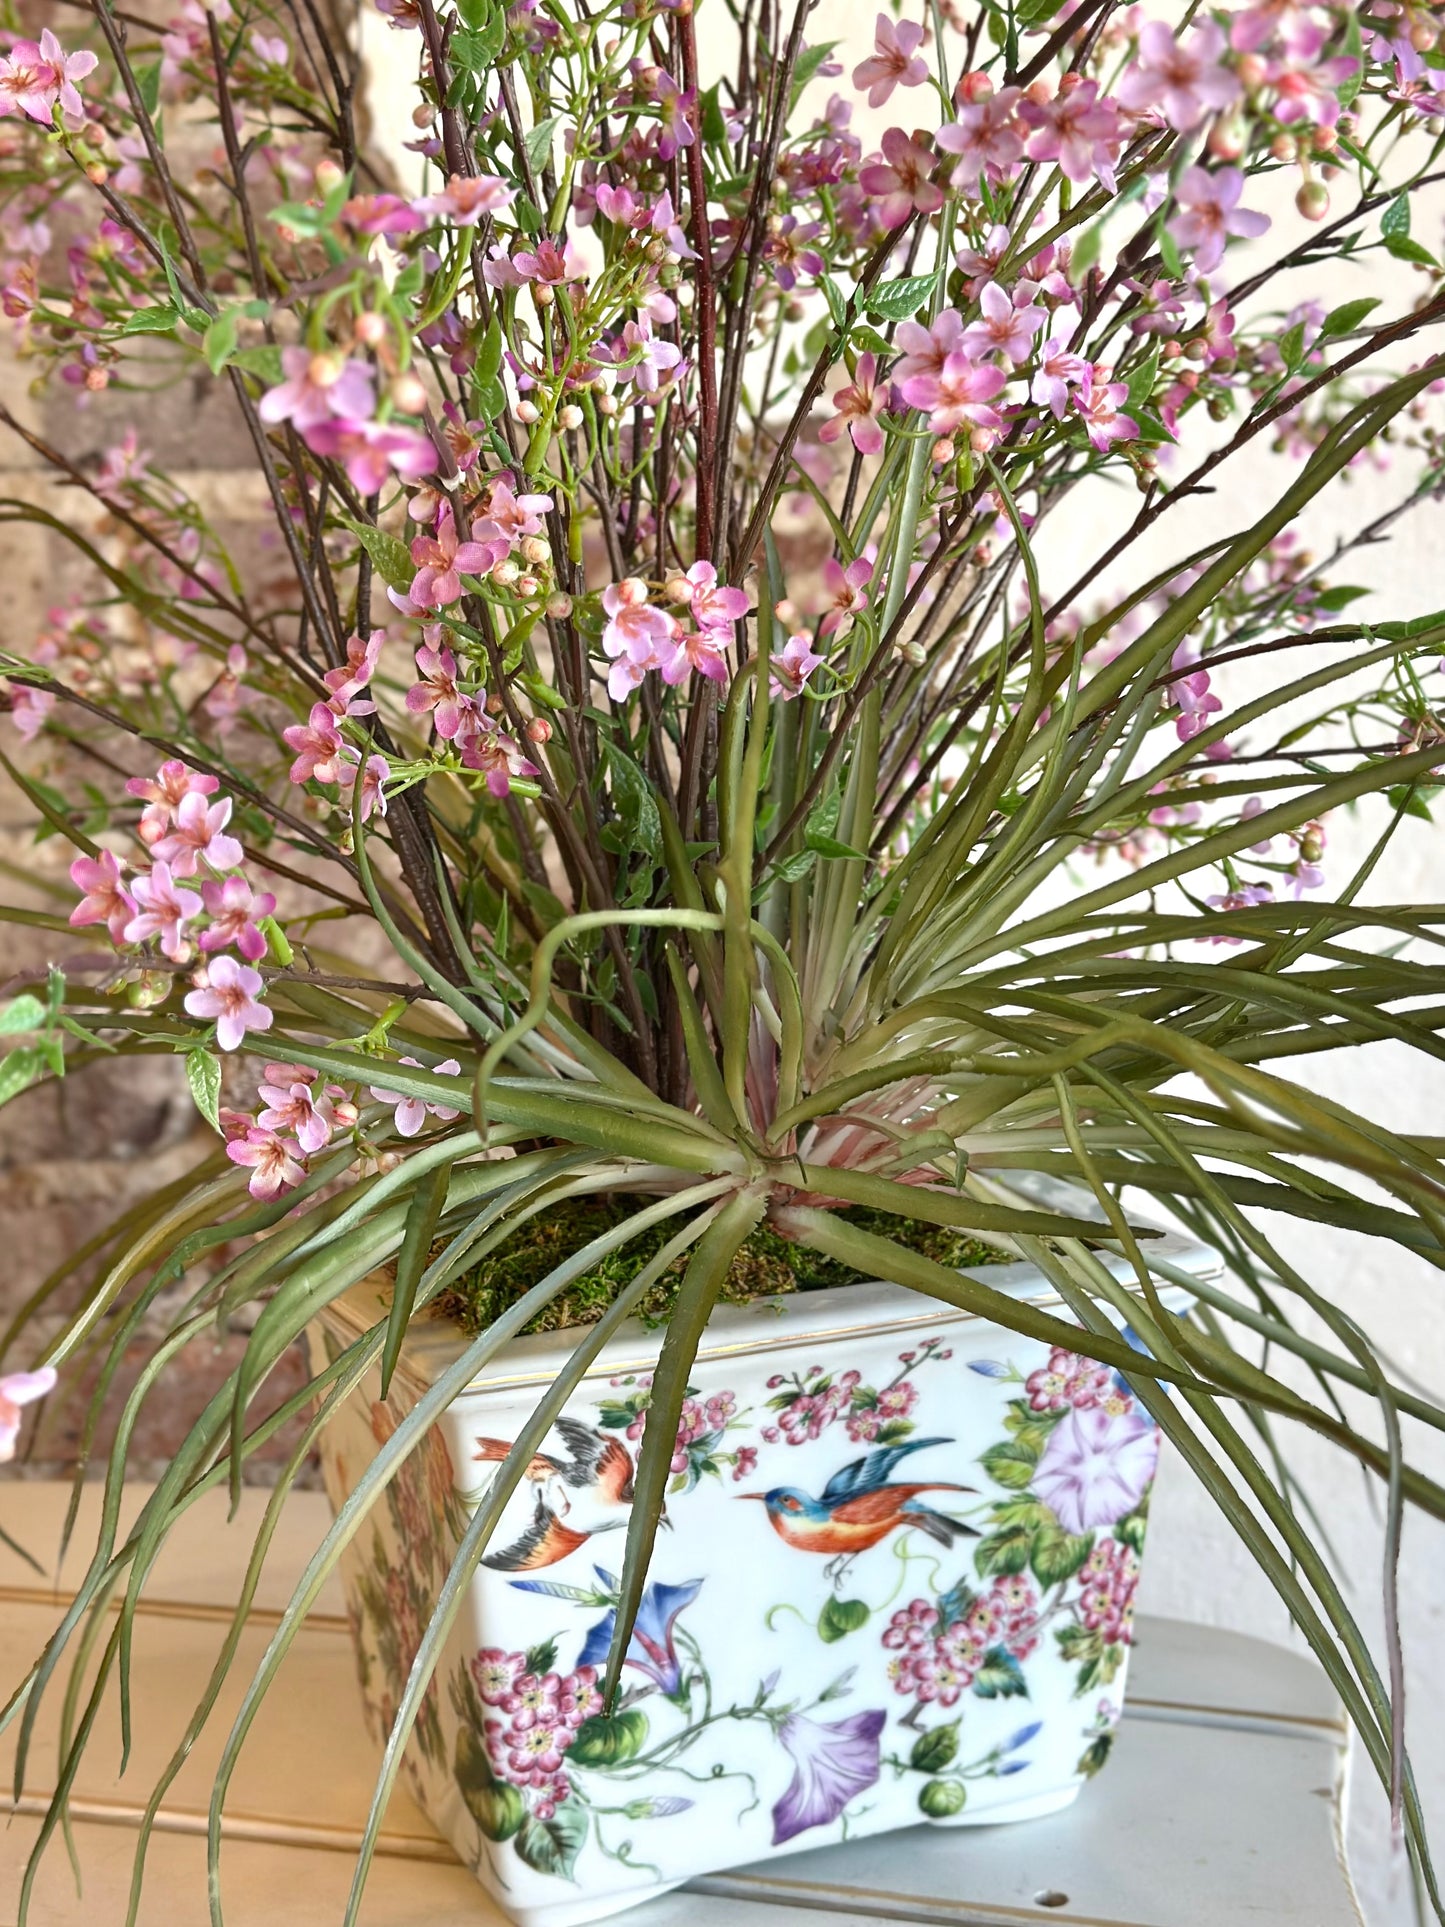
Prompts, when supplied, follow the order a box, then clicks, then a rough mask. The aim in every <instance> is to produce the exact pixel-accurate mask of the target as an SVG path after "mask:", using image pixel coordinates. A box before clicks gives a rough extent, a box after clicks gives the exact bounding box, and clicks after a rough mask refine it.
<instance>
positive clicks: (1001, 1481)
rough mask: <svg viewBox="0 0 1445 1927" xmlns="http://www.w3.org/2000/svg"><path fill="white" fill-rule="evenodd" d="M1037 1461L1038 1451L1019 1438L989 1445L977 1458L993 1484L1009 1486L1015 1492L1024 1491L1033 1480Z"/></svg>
mask: <svg viewBox="0 0 1445 1927" xmlns="http://www.w3.org/2000/svg"><path fill="white" fill-rule="evenodd" d="M1038 1463H1039V1455H1038V1453H1037V1452H1034V1451H1031V1450H1030V1449H1029V1447H1028V1446H1027V1445H1026V1444H1025V1443H1024V1442H1023V1441H1022V1439H1019V1438H1013V1439H1007V1440H1005V1441H1004V1442H1003V1443H1002V1444H1000V1445H991V1446H990V1447H989V1448H988V1450H987V1451H986V1452H985V1453H984V1454H983V1455H982V1457H981V1458H980V1460H979V1464H980V1465H981V1466H982V1467H983V1469H984V1471H985V1472H987V1474H988V1476H989V1477H990V1478H991V1479H992V1480H993V1481H994V1482H995V1484H997V1485H1006V1486H1009V1487H1010V1488H1011V1489H1012V1490H1013V1491H1015V1492H1022V1491H1024V1490H1025V1488H1026V1487H1027V1486H1029V1485H1030V1484H1031V1483H1032V1482H1033V1476H1034V1473H1035V1472H1036V1471H1037V1470H1038Z"/></svg>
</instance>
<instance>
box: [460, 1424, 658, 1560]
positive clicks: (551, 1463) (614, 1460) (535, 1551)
mask: <svg viewBox="0 0 1445 1927" xmlns="http://www.w3.org/2000/svg"><path fill="white" fill-rule="evenodd" d="M556 1430H557V1433H558V1434H559V1436H560V1437H561V1439H562V1442H563V1444H564V1445H565V1446H566V1447H567V1450H568V1452H569V1454H570V1457H568V1458H565V1459H564V1458H560V1457H558V1456H557V1455H556V1454H554V1453H551V1452H538V1453H537V1454H536V1455H535V1457H534V1458H533V1459H532V1460H531V1461H530V1462H529V1464H528V1466H527V1469H526V1471H525V1472H524V1473H523V1474H522V1476H523V1478H524V1479H527V1480H530V1482H531V1483H532V1485H533V1486H535V1488H536V1502H535V1505H534V1507H533V1514H532V1521H531V1524H530V1525H528V1526H527V1528H526V1530H525V1531H523V1532H522V1533H520V1534H519V1535H518V1537H517V1538H516V1539H515V1540H514V1541H513V1543H512V1544H511V1545H509V1546H505V1547H503V1548H502V1550H501V1551H499V1552H489V1553H487V1554H485V1555H484V1557H483V1559H482V1564H483V1565H484V1566H492V1567H494V1568H495V1569H496V1570H497V1571H500V1572H531V1571H534V1570H535V1569H536V1568H537V1567H538V1566H554V1565H556V1563H557V1561H558V1560H559V1559H565V1558H566V1557H567V1555H568V1553H569V1552H575V1551H576V1550H577V1548H578V1547H579V1546H585V1545H586V1543H587V1541H588V1540H589V1539H590V1538H592V1537H594V1535H595V1534H597V1533H599V1532H615V1531H617V1530H618V1529H619V1528H621V1527H623V1526H625V1525H626V1524H627V1515H628V1512H629V1511H630V1509H631V1506H632V1485H633V1476H634V1472H635V1468H634V1466H633V1463H632V1454H631V1453H630V1452H629V1451H628V1449H627V1447H626V1446H625V1445H624V1444H623V1443H622V1441H621V1440H620V1439H617V1438H613V1437H611V1436H610V1435H609V1434H608V1433H606V1432H598V1431H594V1430H593V1428H592V1427H591V1426H590V1425H583V1424H582V1423H581V1421H580V1420H578V1419H574V1418H559V1419H558V1421H557V1425H556ZM511 1449H512V1448H511V1445H510V1444H509V1443H508V1441H507V1440H506V1439H481V1438H479V1439H478V1440H477V1449H476V1451H475V1453H474V1454H473V1457H474V1458H477V1459H480V1460H482V1461H483V1462H484V1463H487V1464H500V1462H501V1461H502V1460H503V1459H505V1458H506V1456H507V1454H508V1453H509V1452H510V1451H511Z"/></svg>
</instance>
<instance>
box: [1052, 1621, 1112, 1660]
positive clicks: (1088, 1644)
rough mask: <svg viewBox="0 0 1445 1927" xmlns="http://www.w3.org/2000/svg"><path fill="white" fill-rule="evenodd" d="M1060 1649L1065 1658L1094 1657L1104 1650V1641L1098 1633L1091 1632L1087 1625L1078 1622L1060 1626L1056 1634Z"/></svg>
mask: <svg viewBox="0 0 1445 1927" xmlns="http://www.w3.org/2000/svg"><path fill="white" fill-rule="evenodd" d="M1056 1637H1057V1639H1058V1642H1059V1651H1060V1653H1061V1654H1062V1655H1063V1657H1064V1658H1065V1659H1087V1658H1092V1657H1094V1656H1095V1655H1097V1654H1098V1653H1100V1652H1102V1651H1103V1642H1102V1641H1101V1640H1100V1638H1099V1635H1098V1634H1097V1633H1091V1632H1090V1631H1089V1629H1088V1627H1087V1626H1080V1625H1078V1624H1077V1622H1074V1623H1071V1624H1069V1625H1067V1626H1060V1628H1059V1630H1058V1633H1057V1635H1056Z"/></svg>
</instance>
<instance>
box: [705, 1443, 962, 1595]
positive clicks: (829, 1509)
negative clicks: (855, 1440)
mask: <svg viewBox="0 0 1445 1927" xmlns="http://www.w3.org/2000/svg"><path fill="white" fill-rule="evenodd" d="M952 1444H953V1440H952V1439H943V1438H937V1439H910V1440H909V1441H908V1443H907V1444H906V1445H884V1446H880V1447H879V1448H878V1450H877V1451H876V1452H870V1453H869V1454H868V1455H867V1457H866V1458H862V1459H854V1460H853V1461H852V1463H851V1464H849V1465H845V1466H843V1467H842V1469H841V1470H840V1471H837V1472H835V1473H834V1474H833V1476H832V1478H831V1479H829V1481H828V1483H827V1484H826V1485H825V1486H824V1487H823V1491H822V1496H821V1497H820V1498H816V1499H815V1498H813V1497H812V1496H811V1495H810V1494H809V1493H807V1492H800V1491H799V1490H798V1489H797V1487H796V1486H791V1485H779V1486H774V1487H773V1489H772V1491H771V1492H740V1493H738V1494H737V1497H738V1498H740V1499H756V1500H757V1501H758V1503H759V1504H760V1505H765V1506H766V1507H767V1509H768V1517H769V1519H771V1521H772V1524H773V1530H774V1532H776V1533H777V1535H778V1537H779V1538H780V1539H782V1540H785V1541H786V1543H787V1544H788V1545H790V1546H797V1547H798V1548H799V1549H800V1550H801V1551H803V1552H822V1553H827V1554H828V1555H829V1564H828V1571H829V1572H830V1574H831V1575H836V1574H837V1573H840V1572H841V1571H842V1570H843V1568H844V1567H845V1566H846V1565H847V1564H848V1562H849V1560H851V1559H853V1558H855V1557H856V1556H857V1555H858V1554H859V1553H860V1552H866V1551H867V1550H868V1548H869V1547H870V1546H876V1545H877V1544H878V1542H879V1540H880V1539H885V1538H886V1537H887V1536H888V1534H889V1533H890V1532H893V1531H895V1530H896V1529H897V1528H898V1527H900V1526H916V1527H917V1528H918V1529H919V1531H920V1532H926V1533H927V1534H928V1536H929V1537H930V1538H931V1539H937V1540H938V1542H939V1543H940V1544H941V1545H945V1546H951V1545H952V1544H953V1542H954V1540H955V1539H956V1538H957V1537H958V1536H959V1534H960V1533H968V1534H969V1535H970V1536H971V1537H973V1538H977V1537H978V1531H977V1528H976V1527H974V1526H970V1525H965V1524H964V1522H963V1521H962V1520H960V1519H955V1518H952V1517H951V1516H950V1515H949V1514H948V1513H946V1512H940V1511H939V1510H938V1509H937V1507H935V1506H932V1505H929V1504H928V1503H927V1502H926V1501H925V1499H924V1498H923V1494H924V1493H926V1492H972V1491H974V1490H975V1488H974V1487H973V1486H971V1485H952V1484H949V1483H947V1482H945V1481H943V1480H939V1479H928V1480H922V1481H918V1482H914V1483H909V1484H899V1485H889V1483H888V1474H889V1473H890V1472H891V1471H892V1470H893V1468H894V1466H895V1465H897V1464H898V1462H899V1461H900V1460H901V1459H904V1458H906V1457H907V1456H908V1454H909V1453H910V1452H922V1451H924V1450H925V1449H926V1448H927V1447H928V1446H930V1445H952Z"/></svg>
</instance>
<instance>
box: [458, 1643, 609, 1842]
mask: <svg viewBox="0 0 1445 1927" xmlns="http://www.w3.org/2000/svg"><path fill="white" fill-rule="evenodd" d="M471 1671H472V1678H473V1680H474V1681H475V1682H476V1687H477V1691H478V1693H479V1694H480V1695H481V1698H482V1704H483V1706H485V1707H488V1708H493V1709H495V1711H494V1712H493V1713H492V1714H491V1716H490V1717H488V1718H487V1719H485V1720H484V1721H483V1726H482V1731H483V1735H484V1737H485V1740H486V1746H487V1757H488V1759H489V1760H490V1761H491V1765H492V1771H493V1772H494V1773H495V1774H496V1775H497V1778H498V1779H500V1780H505V1781H507V1782H508V1784H509V1785H511V1786H515V1787H520V1788H523V1789H525V1790H526V1791H527V1792H528V1793H530V1794H531V1795H532V1799H531V1802H530V1805H531V1808H532V1811H533V1813H535V1815H536V1817H537V1818H538V1819H539V1820H550V1819H551V1818H552V1816H553V1814H554V1813H555V1812H556V1811H557V1809H558V1807H559V1806H561V1804H562V1802H563V1801H564V1800H565V1799H567V1797H568V1796H569V1794H570V1793H571V1791H572V1786H571V1782H570V1781H569V1780H568V1778H567V1775H566V1773H565V1771H564V1770H563V1762H564V1760H565V1757H566V1754H567V1751H568V1749H569V1747H570V1746H571V1745H572V1742H573V1740H574V1739H575V1738H576V1736H577V1729H578V1727H579V1726H581V1724H582V1722H583V1721H584V1720H589V1719H591V1718H592V1717H593V1715H594V1714H597V1713H600V1712H601V1711H602V1693H601V1689H600V1688H599V1687H598V1684H597V1669H596V1667H595V1666H579V1667H578V1668H577V1670H576V1672H575V1673H541V1674H538V1673H529V1672H528V1671H527V1656H526V1654H525V1653H508V1652H504V1651H503V1650H502V1649H501V1648H500V1647H499V1646H488V1647H485V1648H483V1650H482V1651H481V1652H479V1653H477V1654H476V1655H475V1656H474V1657H473V1659H472V1663H471Z"/></svg>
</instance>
